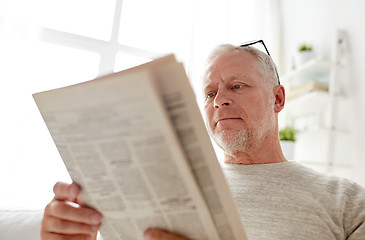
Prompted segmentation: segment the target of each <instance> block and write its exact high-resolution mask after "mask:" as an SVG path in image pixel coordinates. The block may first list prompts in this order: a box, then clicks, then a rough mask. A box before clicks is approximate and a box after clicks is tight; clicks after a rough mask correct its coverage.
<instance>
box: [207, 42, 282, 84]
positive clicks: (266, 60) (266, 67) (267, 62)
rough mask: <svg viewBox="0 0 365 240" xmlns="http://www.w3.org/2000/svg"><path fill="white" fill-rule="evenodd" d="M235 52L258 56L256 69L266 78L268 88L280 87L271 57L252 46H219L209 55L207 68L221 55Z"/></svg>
mask: <svg viewBox="0 0 365 240" xmlns="http://www.w3.org/2000/svg"><path fill="white" fill-rule="evenodd" d="M235 51H247V52H250V53H251V54H253V55H254V56H256V58H257V60H258V61H257V66H256V68H257V70H258V71H259V72H260V74H261V75H262V77H263V78H264V80H265V83H266V85H267V87H268V88H269V89H271V88H273V87H274V86H276V85H278V82H279V79H278V76H277V75H276V65H275V63H274V61H273V60H272V59H271V57H270V56H269V55H267V54H266V53H264V52H262V51H260V50H259V49H257V48H255V47H252V46H245V47H239V46H234V45H232V44H221V45H218V46H217V47H216V48H214V49H213V50H212V52H211V54H210V55H209V57H208V59H207V64H206V66H209V65H210V64H211V62H212V61H213V60H214V59H215V58H217V57H218V56H220V55H221V54H224V53H227V52H235Z"/></svg>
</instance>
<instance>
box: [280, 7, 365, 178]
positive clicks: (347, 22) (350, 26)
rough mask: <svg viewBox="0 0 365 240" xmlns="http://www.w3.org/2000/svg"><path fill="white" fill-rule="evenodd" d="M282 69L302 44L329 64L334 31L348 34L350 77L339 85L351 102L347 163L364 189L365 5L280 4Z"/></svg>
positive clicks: (284, 70)
mask: <svg viewBox="0 0 365 240" xmlns="http://www.w3.org/2000/svg"><path fill="white" fill-rule="evenodd" d="M281 7H282V17H283V19H282V47H283V49H282V51H281V52H282V54H283V55H282V56H283V58H282V61H283V62H282V65H281V66H282V69H281V74H282V75H283V74H285V72H288V71H289V70H290V69H291V67H292V55H293V52H294V51H295V50H296V48H297V46H298V45H299V44H300V43H302V42H307V43H311V44H312V45H313V47H314V50H315V51H316V54H317V56H318V57H319V58H321V59H326V60H329V59H330V57H331V51H332V50H331V47H332V45H333V37H334V34H335V30H336V29H343V30H346V31H347V34H348V35H347V36H348V40H349V46H350V58H349V60H350V66H349V67H350V74H349V76H348V78H346V79H344V80H343V82H342V88H343V89H345V90H346V91H345V94H346V95H347V96H348V97H349V99H350V100H351V104H350V106H349V107H350V108H351V111H350V112H351V113H350V114H349V115H348V116H344V117H345V120H346V121H347V122H348V124H349V126H350V128H351V130H352V142H351V146H352V147H349V149H348V156H349V159H348V161H350V162H352V163H353V165H354V166H355V167H354V168H353V170H352V172H351V174H352V178H353V179H355V180H357V181H358V182H359V183H361V184H363V185H365V176H364V172H365V140H363V139H364V137H365V125H364V123H365V71H364V67H363V64H364V63H363V58H364V56H365V27H364V26H363V24H362V23H365V14H364V13H365V12H364V10H365V1H362V0H307V1H303V0H282V1H281Z"/></svg>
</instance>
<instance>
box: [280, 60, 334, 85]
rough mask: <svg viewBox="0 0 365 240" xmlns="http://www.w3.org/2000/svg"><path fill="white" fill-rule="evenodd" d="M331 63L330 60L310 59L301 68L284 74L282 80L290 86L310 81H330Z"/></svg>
mask: <svg viewBox="0 0 365 240" xmlns="http://www.w3.org/2000/svg"><path fill="white" fill-rule="evenodd" d="M330 67H331V64H330V62H328V61H319V60H316V59H313V60H310V61H308V62H306V63H305V64H303V65H302V66H300V67H299V68H297V69H295V70H293V71H291V72H289V73H288V74H286V75H284V76H283V78H282V82H283V83H284V84H285V85H288V88H293V87H297V86H300V85H302V84H304V83H306V82H308V81H316V82H318V83H322V84H323V83H328V79H329V73H330Z"/></svg>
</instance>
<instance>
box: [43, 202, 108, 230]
mask: <svg viewBox="0 0 365 240" xmlns="http://www.w3.org/2000/svg"><path fill="white" fill-rule="evenodd" d="M45 214H47V215H48V216H50V217H55V218H59V219H62V220H67V221H72V222H79V223H85V224H89V225H98V224H100V222H101V217H102V216H101V214H100V213H98V212H97V211H95V210H93V209H91V208H88V207H82V206H73V205H70V204H69V203H67V202H64V201H58V200H53V201H52V202H51V203H50V204H48V205H47V207H46V210H45Z"/></svg>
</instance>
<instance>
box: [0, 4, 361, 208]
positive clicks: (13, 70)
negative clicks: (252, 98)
mask: <svg viewBox="0 0 365 240" xmlns="http://www.w3.org/2000/svg"><path fill="white" fill-rule="evenodd" d="M364 9H365V1H361V0H307V1H303V0H259V1H258V0H225V1H223V0H222V1H218V0H209V1H208V0H184V1H178V0H154V1H150V0H123V1H122V0H102V1H101V0H63V1H56V0H33V1H29V0H0V83H1V87H0V109H1V110H0V111H1V112H0V114H1V115H0V117H1V118H0V208H1V209H41V208H44V206H45V205H46V204H47V202H49V201H50V200H51V199H52V196H53V194H52V187H53V185H54V183H55V182H57V181H66V182H70V181H71V180H70V177H69V175H68V173H67V171H66V168H65V167H64V165H63V162H62V159H61V158H60V156H59V154H58V152H57V149H56V147H55V146H54V143H53V141H52V138H51V137H50V135H49V133H48V130H47V128H46V126H45V124H44V122H43V119H42V118H41V115H40V114H39V112H38V109H37V107H36V105H35V103H34V101H33V98H32V94H33V93H36V92H39V91H44V90H49V89H53V88H57V87H62V86H66V85H70V84H75V83H78V82H82V81H86V80H90V79H93V78H95V77H97V76H100V75H104V74H107V73H111V72H115V71H120V70H123V69H126V68H129V67H133V66H135V65H139V64H141V63H145V62H148V61H151V60H153V59H155V58H158V57H160V56H163V55H166V54H167V53H174V54H175V55H176V57H177V58H178V60H179V61H181V62H183V63H184V66H185V68H186V72H187V74H188V76H189V78H190V80H191V83H192V86H193V88H194V89H195V90H197V100H199V98H198V89H199V81H200V78H201V74H202V70H203V68H204V63H205V59H206V57H207V55H208V53H209V51H210V50H211V49H212V48H213V47H214V46H216V45H217V44H220V43H232V44H239V43H242V42H246V41H250V40H257V39H263V40H264V41H265V43H266V45H267V46H268V48H269V51H270V53H271V55H272V57H273V59H274V61H275V62H276V64H277V66H278V70H279V74H280V76H281V82H282V84H283V85H284V87H285V88H286V89H287V93H286V94H287V102H286V107H285V110H284V111H283V112H282V114H281V115H280V127H281V129H284V128H286V127H290V128H291V129H294V133H295V141H289V143H290V144H289V147H287V142H284V141H283V147H284V148H285V154H286V156H287V157H288V159H290V160H291V161H298V162H301V163H303V164H305V165H308V166H310V167H312V168H315V169H317V170H319V171H324V172H329V173H331V174H335V175H338V176H341V177H346V178H349V179H351V180H353V181H356V182H358V183H359V184H362V185H365V174H364V172H365V145H364V143H365V141H364V140H363V138H364V136H365V126H364V122H365V71H364V70H363V59H362V58H363V56H364V53H365V45H364V43H365V30H364V27H363V26H362V25H363V24H361V23H363V22H365V15H364V14H363V10H364ZM284 135H285V134H284ZM283 140H285V138H283ZM288 140H294V139H293V138H292V137H289V139H288ZM284 145H285V146H284Z"/></svg>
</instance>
